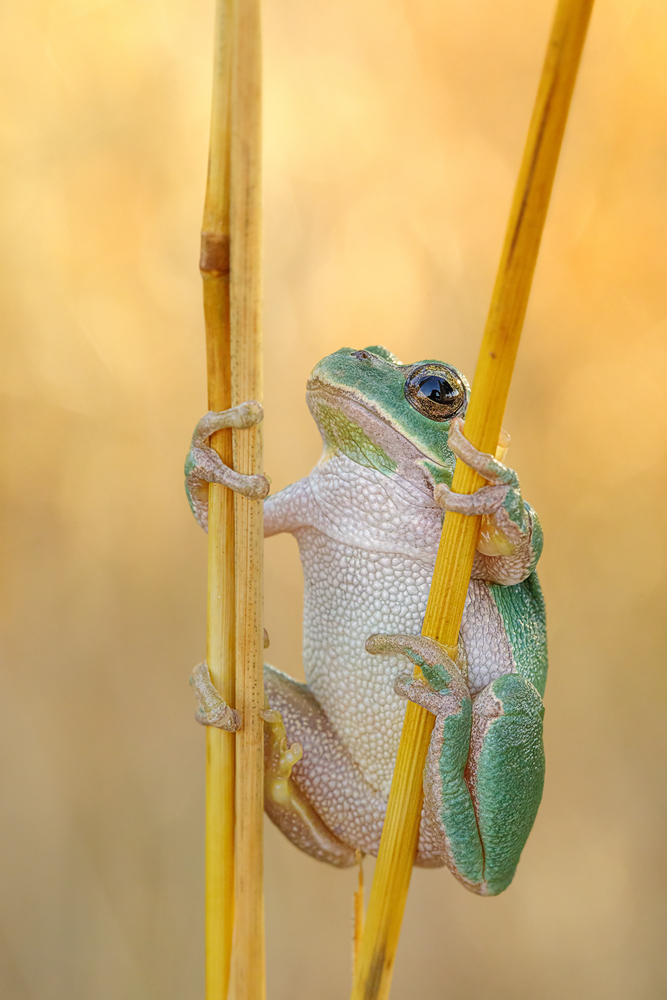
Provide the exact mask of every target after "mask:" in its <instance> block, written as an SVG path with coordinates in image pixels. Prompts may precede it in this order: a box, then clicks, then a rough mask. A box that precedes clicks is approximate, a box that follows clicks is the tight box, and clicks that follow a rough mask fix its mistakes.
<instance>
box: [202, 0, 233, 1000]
mask: <svg viewBox="0 0 667 1000" xmlns="http://www.w3.org/2000/svg"><path fill="white" fill-rule="evenodd" d="M231 17H232V0H218V2H217V6H216V16H215V29H214V49H213V53H214V54H213V95H212V101H211V128H210V140H209V159H208V177H207V182H206V197H205V202H204V220H203V224H202V234H201V259H200V270H201V274H202V278H203V286H204V319H205V323H206V354H207V374H208V407H209V409H210V410H225V409H227V408H228V407H229V406H231V365H230V315H229V159H230V91H231V48H230V29H231ZM211 445H212V446H213V447H214V448H215V450H216V451H217V452H218V454H219V455H220V457H221V459H222V460H223V462H224V463H225V464H226V465H232V463H233V452H232V433H231V431H228V430H224V431H218V433H217V434H215V435H213V437H212V439H211ZM207 611H208V621H207V631H206V661H207V663H208V666H209V670H210V673H211V679H212V681H213V683H214V685H215V686H216V688H217V689H218V691H219V692H220V694H221V695H222V697H223V698H224V699H225V701H226V702H227V704H229V705H232V706H233V705H234V704H235V678H234V675H235V645H236V641H235V594H234V494H233V493H232V491H231V490H228V489H226V488H225V487H224V486H219V485H211V486H210V487H209V529H208V607H207ZM234 740H235V737H234V734H233V733H225V732H223V731H222V730H220V729H215V728H213V727H209V728H207V730H206V1000H226V998H227V992H228V988H229V974H230V964H231V954H232V932H233V924H234V776H235V763H234V756H235V755H234V749H235V747H234Z"/></svg>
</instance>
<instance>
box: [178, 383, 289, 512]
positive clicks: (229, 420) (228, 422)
mask: <svg viewBox="0 0 667 1000" xmlns="http://www.w3.org/2000/svg"><path fill="white" fill-rule="evenodd" d="M262 417H263V411H262V407H261V405H260V404H259V403H254V402H249V403H240V404H239V405H238V406H233V407H232V408H231V409H229V410H222V411H221V412H219V413H216V412H214V411H210V412H209V413H206V414H204V416H203V417H202V418H201V420H200V421H199V423H198V424H197V426H196V427H195V432H194V434H193V435H192V444H191V445H190V451H189V452H188V456H187V458H186V460H185V489H186V492H187V495H188V500H189V501H190V506H191V508H192V513H193V514H194V516H195V518H196V519H197V522H198V523H199V524H200V525H201V527H202V528H204V530H205V531H206V530H207V529H208V486H209V483H221V484H222V485H223V486H228V487H229V488H230V489H232V490H234V491H235V492H236V493H241V494H243V496H246V497H250V498H251V499H253V500H263V499H264V497H265V496H267V494H268V492H269V489H270V483H269V480H268V479H267V478H266V476H263V475H255V476H244V475H242V473H240V472H235V471H234V469H230V468H229V466H227V465H225V464H224V462H223V461H222V459H221V458H220V456H219V455H218V454H217V453H216V452H215V451H214V450H213V448H211V447H210V446H209V445H207V444H206V441H207V439H208V438H209V437H210V436H211V434H214V433H215V432H216V431H220V430H224V429H225V428H229V427H231V428H234V429H235V430H245V429H247V428H249V427H254V426H255V424H258V423H259V422H260V421H261V420H262Z"/></svg>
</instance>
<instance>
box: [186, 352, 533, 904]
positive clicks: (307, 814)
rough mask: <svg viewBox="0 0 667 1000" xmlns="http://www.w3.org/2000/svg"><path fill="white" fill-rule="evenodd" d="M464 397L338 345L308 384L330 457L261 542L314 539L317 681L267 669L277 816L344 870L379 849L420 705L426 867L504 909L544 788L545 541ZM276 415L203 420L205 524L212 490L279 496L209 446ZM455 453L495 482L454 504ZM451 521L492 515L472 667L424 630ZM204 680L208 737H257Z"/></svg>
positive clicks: (307, 543)
mask: <svg viewBox="0 0 667 1000" xmlns="http://www.w3.org/2000/svg"><path fill="white" fill-rule="evenodd" d="M468 396H469V387H468V383H467V382H466V380H465V378H464V377H463V375H461V374H460V373H459V372H458V371H457V370H456V369H455V368H453V367H452V366H451V365H448V364H444V363H442V362H440V361H429V360H427V361H420V362H418V363H416V364H410V365H403V364H401V363H400V362H399V361H398V359H397V358H396V357H395V356H394V355H393V354H391V353H390V352H389V351H388V350H386V349H385V348H384V347H380V346H373V347H367V348H365V349H364V350H353V349H351V348H342V349H341V350H339V351H336V352H335V353H334V354H331V355H329V356H328V357H326V358H324V359H323V360H322V361H320V362H319V364H317V365H316V366H315V368H314V370H313V372H312V374H311V375H310V377H309V379H308V384H307V400H308V406H309V408H310V411H311V413H312V415H313V417H314V419H315V421H316V423H317V426H318V427H319V430H320V433H321V435H322V440H323V443H324V449H323V453H322V457H321V459H320V461H319V462H318V464H317V465H316V466H315V468H314V469H313V471H312V472H311V473H310V475H309V476H307V477H306V478H305V479H301V480H299V481H298V482H296V483H293V484H292V485H291V486H288V487H286V488H285V489H284V490H281V491H280V492H279V493H276V494H275V495H274V496H269V497H267V499H265V500H264V525H265V534H266V535H267V536H269V535H275V534H277V533H278V532H281V531H288V532H291V533H292V534H293V535H294V536H295V538H296V540H297V542H298V544H299V551H300V555H301V561H302V564H303V572H304V578H305V595H304V616H303V621H304V632H303V664H304V669H305V675H306V683H305V684H301V683H298V682H297V681H295V680H294V679H293V678H292V677H290V676H289V675H287V674H285V673H282V672H281V671H279V670H276V669H275V668H274V667H272V666H269V665H267V666H266V668H265V690H266V695H267V700H268V703H267V711H266V712H265V719H266V734H267V735H266V753H265V777H266V782H265V787H266V791H265V803H266V811H267V813H268V815H269V816H270V818H271V819H272V820H273V822H274V823H275V824H276V825H277V826H278V827H279V828H280V829H281V830H282V831H283V833H285V834H286V836H287V837H289V839H290V840H291V841H292V842H293V843H294V844H296V845H297V847H299V848H301V850H303V851H306V852H307V853H308V854H310V855H312V856H313V857H315V858H318V859H320V860H322V861H326V862H329V863H330V864H333V865H337V866H340V867H345V866H347V865H351V864H353V863H354V860H355V856H356V852H358V851H360V852H362V853H363V854H376V853H377V850H378V845H379V841H380V833H381V831H382V823H383V819H384V813H385V807H386V802H387V796H388V793H389V787H390V784H391V778H392V772H393V768H394V762H395V758H396V752H397V748H398V742H399V737H400V732H401V725H402V722H403V716H404V712H405V706H406V701H407V700H410V701H413V702H416V703H417V704H418V705H421V706H423V707H424V708H425V709H427V710H428V711H429V712H432V713H433V715H435V726H434V729H433V735H432V737H431V742H430V746H429V751H428V757H427V762H426V767H425V771H424V782H423V783H424V804H423V811H422V816H421V826H420V834H419V846H418V850H417V855H416V859H415V863H416V864H417V865H420V866H423V867H438V866H442V865H446V866H447V867H448V868H449V869H450V871H451V872H452V873H453V874H454V875H455V876H456V878H457V879H458V880H459V881H460V882H461V883H462V884H463V885H464V886H466V887H467V888H468V889H470V890H471V891H473V892H476V893H479V894H480V895H495V894H497V893H499V892H502V890H503V889H505V888H506V887H507V886H508V885H509V883H510V882H511V880H512V877H513V875H514V872H515V869H516V866H517V863H518V861H519V856H520V854H521V851H522V849H523V846H524V844H525V841H526V838H527V836H528V834H529V832H530V829H531V827H532V825H533V822H534V819H535V815H536V812H537V808H538V805H539V802H540V798H541V796H542V786H543V781H544V753H543V745H542V719H543V707H542V695H543V693H544V686H545V681H546V671H547V652H546V626H545V614H544V602H543V599H542V593H541V590H540V586H539V583H538V579H537V576H536V574H535V565H536V563H537V560H538V558H539V556H540V552H541V549H542V533H541V529H540V525H539V521H538V519H537V517H536V515H535V513H534V511H533V510H532V509H531V508H530V507H529V506H528V504H527V503H525V502H524V501H523V499H522V497H521V492H520V490H519V483H518V479H517V476H516V473H514V472H513V471H512V470H511V469H509V468H507V467H506V466H505V465H503V464H502V463H501V461H499V460H498V459H497V458H496V457H495V456H491V455H487V454H483V453H481V452H479V451H477V449H475V448H474V447H473V446H472V445H471V444H470V442H469V441H468V440H467V439H466V437H465V435H464V423H463V418H464V416H465V411H466V406H467V402H468ZM260 419H261V407H259V405H258V404H257V403H245V404H242V405H241V406H239V407H235V408H234V409H232V410H229V411H225V412H224V413H208V414H207V415H206V416H205V417H204V418H203V420H202V421H200V423H199V424H198V425H197V429H196V430H195V434H194V437H193V441H192V447H191V450H190V452H189V455H188V459H187V463H186V481H187V490H188V496H189V498H190V503H191V506H192V509H193V511H194V514H195V516H196V518H197V520H198V521H199V523H200V524H201V525H202V526H203V527H206V521H207V507H206V504H207V492H208V483H209V482H219V483H223V484H225V485H227V486H229V487H231V488H232V489H235V490H238V491H240V492H241V493H244V494H245V495H247V496H251V497H255V498H256V499H257V500H258V502H259V501H260V500H261V498H263V497H264V496H266V494H267V493H268V488H269V487H268V481H267V480H266V479H265V478H264V477H263V476H241V475H240V474H238V473H236V472H234V471H233V470H231V469H228V468H227V467H225V466H224V465H223V464H222V462H221V461H220V459H219V458H218V456H217V455H216V454H215V452H213V451H212V449H211V448H210V447H208V446H207V444H206V439H207V437H208V436H209V435H210V434H211V433H213V431H215V430H217V429H218V428H221V427H229V426H234V427H247V426H250V425H251V424H253V423H255V422H257V421H258V420H260ZM457 458H459V459H461V460H462V461H463V462H465V463H467V464H468V465H469V466H471V467H472V468H473V469H475V470H476V471H477V472H478V473H479V474H480V475H481V476H482V477H483V478H484V479H485V480H486V481H487V485H485V486H483V487H482V488H481V489H479V490H478V491H477V492H476V493H474V494H473V495H471V496H463V495H460V494H455V493H452V491H451V489H450V487H451V482H452V474H453V471H454V465H455V462H456V459H457ZM448 510H453V511H459V512H461V513H463V514H466V515H474V514H481V515H483V517H482V532H481V535H480V541H479V545H478V550H477V553H476V555H475V561H474V566H473V571H472V579H471V581H470V586H469V588H468V594H467V599H466V604H465V610H464V614H463V622H462V627H461V634H460V641H459V648H458V656H457V659H456V662H454V661H453V660H452V659H450V657H449V656H448V655H447V652H446V650H445V649H444V648H443V647H442V646H441V645H439V644H438V643H437V642H435V641H434V640H432V639H427V638H425V637H422V636H421V635H420V630H421V625H422V620H423V618H424V613H425V610H426V602H427V598H428V592H429V586H430V582H431V576H432V573H433V566H434V563H435V556H436V551H437V547H438V541H439V537H440V531H441V527H442V520H443V517H444V513H445V512H446V511H448ZM413 664H418V665H419V666H420V667H421V670H422V673H423V680H422V679H418V680H416V679H414V678H413V670H412V665H413ZM193 685H194V687H195V692H196V694H197V695H198V698H199V702H200V707H199V711H198V716H197V717H198V719H199V721H200V722H202V723H204V724H209V725H218V726H220V727H222V728H225V729H230V730H233V729H235V728H237V727H238V726H239V725H242V720H240V719H239V717H238V714H237V713H236V712H234V711H233V710H232V709H231V708H229V707H228V706H226V705H225V704H224V702H223V701H222V699H221V698H220V696H219V695H218V694H217V692H216V691H215V689H214V688H213V686H212V684H211V682H210V677H209V674H208V669H207V667H206V664H200V666H199V667H198V668H197V669H196V670H195V672H194V676H193Z"/></svg>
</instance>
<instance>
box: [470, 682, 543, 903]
mask: <svg viewBox="0 0 667 1000" xmlns="http://www.w3.org/2000/svg"><path fill="white" fill-rule="evenodd" d="M543 718H544V708H543V705H542V699H541V698H540V695H539V693H538V691H537V689H536V688H535V687H534V685H533V684H531V682H530V681H529V680H527V679H526V678H525V677H522V676H521V674H514V673H512V674H504V675H503V676H502V677H498V678H496V680H495V681H493V683H492V684H489V685H488V687H486V688H484V689H483V690H482V691H480V693H479V694H478V695H477V697H476V698H475V702H474V705H473V724H472V738H471V743H470V758H469V761H468V767H467V769H466V781H467V783H468V786H469V788H470V791H471V794H472V797H473V800H474V802H475V811H476V814H477V822H478V826H479V832H480V835H481V839H482V843H483V845H484V884H483V887H482V888H481V889H480V890H479V891H481V892H482V894H483V895H488V896H495V895H497V893H499V892H502V891H503V889H506V888H507V886H508V885H509V884H510V882H511V881H512V878H513V877H514V872H515V871H516V867H517V865H518V863H519V858H520V856H521V852H522V850H523V847H524V844H525V843H526V840H527V838H528V834H529V833H530V831H531V829H532V826H533V823H534V822H535V817H536V815H537V809H538V806H539V804H540V800H541V798H542V789H543V786H544V747H543V744H542V723H543Z"/></svg>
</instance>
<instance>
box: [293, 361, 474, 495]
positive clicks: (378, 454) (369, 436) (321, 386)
mask: <svg viewBox="0 0 667 1000" xmlns="http://www.w3.org/2000/svg"><path fill="white" fill-rule="evenodd" d="M306 402H307V404H308V408H309V410H310V412H311V413H312V415H313V419H314V420H315V422H316V424H317V426H318V427H319V430H320V433H321V435H322V440H323V443H324V452H323V455H322V460H323V461H324V460H326V459H328V458H330V457H331V455H332V454H333V453H335V452H342V453H343V454H345V455H347V457H348V458H350V459H352V461H355V462H357V463H358V464H359V465H363V466H366V467H367V468H373V469H376V470H377V471H378V472H381V473H382V474H383V475H387V476H391V475H397V476H400V477H402V478H403V479H407V480H410V481H411V482H413V483H414V484H415V485H417V486H419V487H420V488H421V489H423V490H425V492H427V493H428V495H429V496H432V495H433V487H434V485H435V484H436V483H446V484H447V485H450V484H451V480H452V475H453V472H454V465H455V461H456V460H455V458H454V456H453V454H452V453H451V452H450V451H449V449H448V448H447V447H446V445H445V455H444V456H443V455H436V454H434V453H433V451H432V450H431V449H429V450H425V449H424V446H423V444H422V443H418V442H417V441H415V440H414V439H412V438H411V437H410V435H409V433H406V432H405V429H404V428H403V427H400V426H399V425H398V424H397V422H396V421H395V420H393V419H392V417H391V416H389V415H388V414H387V413H386V412H385V411H384V410H382V409H381V407H380V406H378V405H377V404H376V403H375V402H374V401H373V400H369V399H367V398H366V397H365V396H363V394H362V393H361V392H358V391H356V390H355V389H354V388H351V387H350V386H341V385H339V384H335V383H331V382H328V381H326V380H324V379H322V378H320V377H319V376H318V375H317V374H313V375H311V376H310V378H309V379H308V382H307V384H306ZM440 427H441V428H442V430H444V427H443V425H442V424H441V425H440ZM444 440H445V441H446V436H445V437H444Z"/></svg>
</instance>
